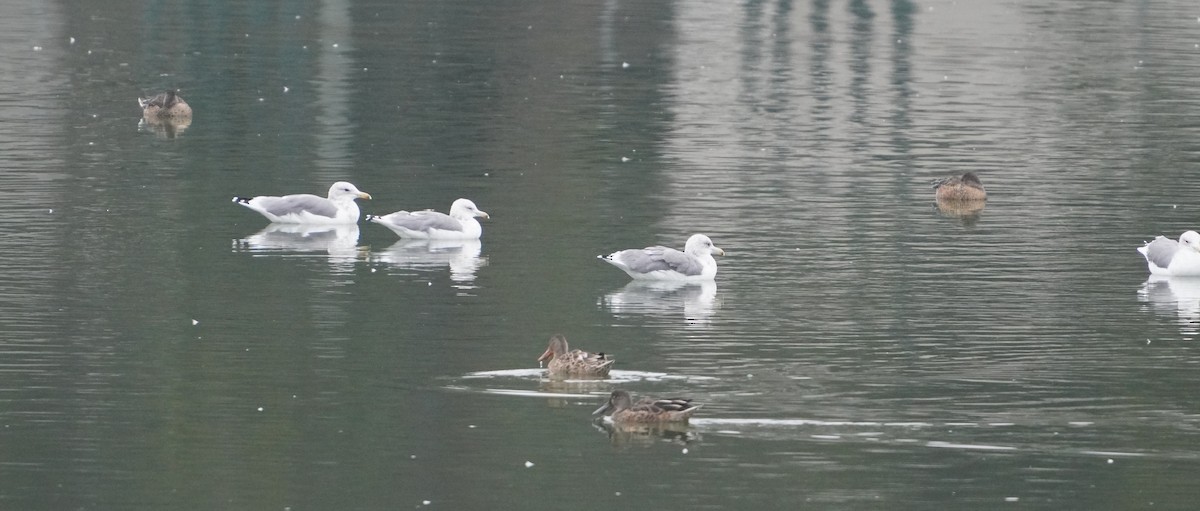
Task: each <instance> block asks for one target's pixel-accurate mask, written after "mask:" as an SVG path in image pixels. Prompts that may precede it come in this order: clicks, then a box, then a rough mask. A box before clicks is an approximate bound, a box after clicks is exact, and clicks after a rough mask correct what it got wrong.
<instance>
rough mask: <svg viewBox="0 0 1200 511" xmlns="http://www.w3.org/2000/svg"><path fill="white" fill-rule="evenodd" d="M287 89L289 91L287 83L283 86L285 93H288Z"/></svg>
mask: <svg viewBox="0 0 1200 511" xmlns="http://www.w3.org/2000/svg"><path fill="white" fill-rule="evenodd" d="M287 91H288V86H287V85H284V86H283V93H284V94H287Z"/></svg>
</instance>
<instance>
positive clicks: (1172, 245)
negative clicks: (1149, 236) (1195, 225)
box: [1137, 231, 1200, 277]
mask: <svg viewBox="0 0 1200 511" xmlns="http://www.w3.org/2000/svg"><path fill="white" fill-rule="evenodd" d="M1137 251H1138V252H1141V253H1142V256H1144V257H1145V258H1146V266H1148V267H1149V268H1150V273H1151V274H1153V275H1163V276H1168V277H1200V234H1197V233H1196V231H1188V232H1185V233H1183V234H1181V235H1179V241H1175V240H1173V239H1169V238H1167V237H1165V236H1159V237H1157V238H1154V241H1151V242H1150V243H1147V244H1145V245H1143V246H1141V247H1138V249H1137Z"/></svg>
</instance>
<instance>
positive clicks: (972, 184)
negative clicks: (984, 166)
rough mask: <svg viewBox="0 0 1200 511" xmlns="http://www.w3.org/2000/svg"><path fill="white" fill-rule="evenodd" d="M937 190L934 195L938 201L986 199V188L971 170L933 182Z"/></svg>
mask: <svg viewBox="0 0 1200 511" xmlns="http://www.w3.org/2000/svg"><path fill="white" fill-rule="evenodd" d="M933 187H934V189H936V190H937V191H936V192H934V193H935V197H936V198H937V200H940V201H981V200H987V190H984V189H983V183H981V182H979V177H978V176H976V175H975V173H973V172H967V173H966V174H963V175H961V176H955V177H948V178H946V179H943V180H941V181H938V182H936V183H934V184H933Z"/></svg>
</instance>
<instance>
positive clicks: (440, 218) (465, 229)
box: [367, 199, 491, 240]
mask: <svg viewBox="0 0 1200 511" xmlns="http://www.w3.org/2000/svg"><path fill="white" fill-rule="evenodd" d="M476 217H479V218H491V217H490V216H488V214H487V213H486V212H484V211H480V210H479V208H478V207H476V206H475V203H474V202H471V201H470V200H467V199H458V200H456V201H454V203H453V204H451V205H450V214H449V215H447V214H445V213H439V212H437V211H433V210H425V211H413V212H411V213H410V212H408V211H397V212H395V213H391V214H388V215H383V216H375V215H367V221H368V222H374V223H377V224H379V225H382V226H384V227H387V228H388V229H391V230H392V232H394V233H396V235H397V236H400V237H401V238H411V239H430V240H474V239H479V237H480V236H481V235H483V226H481V225H479V221H478V220H476V219H475V218H476Z"/></svg>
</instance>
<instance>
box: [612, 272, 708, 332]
mask: <svg viewBox="0 0 1200 511" xmlns="http://www.w3.org/2000/svg"><path fill="white" fill-rule="evenodd" d="M601 303H602V304H603V305H604V306H605V307H606V308H608V310H609V311H610V312H612V313H613V314H616V315H622V314H678V313H680V312H682V313H683V317H684V319H685V320H686V321H687V322H688V323H689V324H700V325H703V324H708V322H709V319H710V318H711V317H712V315H713V314H714V313H716V310H717V309H718V308H719V303H718V302H717V283H716V282H712V281H707V282H671V281H644V280H642V281H639V280H635V281H633V282H630V283H629V284H626V285H625V287H623V288H621V289H620V290H618V291H615V292H612V293H609V294H607V295H605V296H604V298H603V299H602V300H601Z"/></svg>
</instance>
